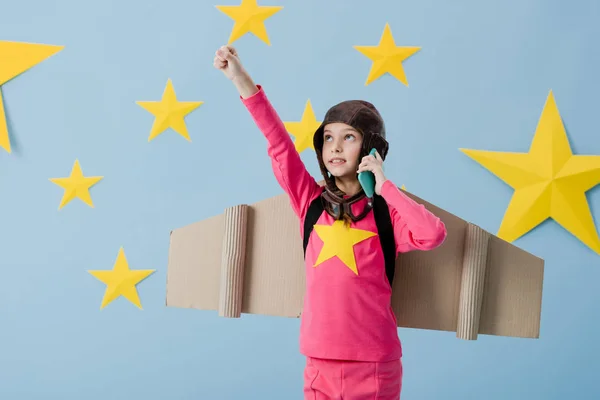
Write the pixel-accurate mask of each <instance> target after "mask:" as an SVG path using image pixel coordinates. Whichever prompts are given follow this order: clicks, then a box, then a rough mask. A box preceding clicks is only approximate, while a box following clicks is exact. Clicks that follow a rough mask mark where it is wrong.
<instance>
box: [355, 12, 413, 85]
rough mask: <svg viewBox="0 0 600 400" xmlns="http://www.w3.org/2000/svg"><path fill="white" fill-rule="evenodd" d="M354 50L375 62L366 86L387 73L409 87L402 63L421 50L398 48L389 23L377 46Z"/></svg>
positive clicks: (359, 47)
mask: <svg viewBox="0 0 600 400" xmlns="http://www.w3.org/2000/svg"><path fill="white" fill-rule="evenodd" d="M354 48H355V49H356V50H358V51H359V52H361V53H362V54H363V55H365V56H367V57H368V58H369V59H370V60H371V61H373V64H372V65H371V70H370V71H369V76H368V77H367V81H366V82H365V86H367V85H368V84H370V83H371V82H373V81H374V80H376V79H378V78H379V77H380V76H382V75H383V74H385V73H386V72H387V73H389V74H390V75H392V76H393V77H395V78H396V79H398V80H399V81H400V82H402V83H403V84H404V85H406V86H408V82H407V80H406V75H405V74H404V68H403V67H402V61H404V60H406V59H407V58H408V57H410V56H412V55H413V54H415V53H416V52H417V51H419V50H420V49H421V48H420V47H414V46H410V47H409V46H405V47H402V46H396V43H395V41H394V37H393V36H392V30H391V28H390V25H389V23H386V24H385V27H384V29H383V34H382V35H381V39H380V40H379V44H378V45H377V46H354Z"/></svg>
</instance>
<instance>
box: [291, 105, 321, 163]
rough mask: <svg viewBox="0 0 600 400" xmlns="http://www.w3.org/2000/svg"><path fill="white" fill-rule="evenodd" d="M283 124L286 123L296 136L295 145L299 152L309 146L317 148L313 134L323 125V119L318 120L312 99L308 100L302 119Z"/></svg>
mask: <svg viewBox="0 0 600 400" xmlns="http://www.w3.org/2000/svg"><path fill="white" fill-rule="evenodd" d="M283 124H284V125H285V129H286V130H287V131H288V132H289V133H290V134H291V135H292V136H294V138H295V140H294V145H295V147H296V151H298V153H301V152H303V151H304V150H306V149H308V148H311V149H313V150H314V149H315V146H314V144H313V136H314V134H315V131H316V130H317V128H318V127H319V126H320V125H321V121H317V118H316V117H315V112H314V111H313V108H312V105H311V104H310V99H309V100H308V101H307V102H306V106H305V107H304V112H303V113H302V120H301V121H299V122H284V123H283Z"/></svg>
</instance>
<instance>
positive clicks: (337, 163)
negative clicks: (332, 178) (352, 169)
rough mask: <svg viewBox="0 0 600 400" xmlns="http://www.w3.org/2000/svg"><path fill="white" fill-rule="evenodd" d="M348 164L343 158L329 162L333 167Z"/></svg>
mask: <svg viewBox="0 0 600 400" xmlns="http://www.w3.org/2000/svg"><path fill="white" fill-rule="evenodd" d="M345 162H346V160H344V159H343V158H337V157H336V158H332V159H331V160H329V164H332V165H342V164H344V163H345Z"/></svg>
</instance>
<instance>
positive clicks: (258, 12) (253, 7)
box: [215, 0, 283, 46]
mask: <svg viewBox="0 0 600 400" xmlns="http://www.w3.org/2000/svg"><path fill="white" fill-rule="evenodd" d="M215 7H216V8H217V9H218V10H219V11H221V12H222V13H223V14H225V15H227V16H228V17H229V18H231V19H233V20H234V21H235V23H234V24H233V29H232V30H231V34H230V35H229V41H228V44H231V43H233V42H235V41H236V40H238V39H239V38H240V37H242V36H243V35H245V34H246V33H248V32H250V33H253V34H254V35H255V36H256V37H257V38H259V39H260V40H262V41H263V42H265V43H266V44H267V45H269V46H270V45H271V41H270V40H269V35H268V34H267V28H266V27H265V20H266V19H267V18H269V17H271V16H273V15H274V14H275V13H277V12H279V11H281V9H282V8H283V6H259V5H258V4H257V2H256V0H242V3H241V4H240V5H239V6H215Z"/></svg>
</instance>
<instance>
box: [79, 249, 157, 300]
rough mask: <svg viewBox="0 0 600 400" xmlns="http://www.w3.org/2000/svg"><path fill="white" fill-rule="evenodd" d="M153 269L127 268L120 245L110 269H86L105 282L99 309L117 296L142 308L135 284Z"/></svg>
mask: <svg viewBox="0 0 600 400" xmlns="http://www.w3.org/2000/svg"><path fill="white" fill-rule="evenodd" d="M154 271H155V270H154V269H137V270H131V269H129V264H128V263H127V258H126V257H125V252H124V250H123V248H122V247H121V248H120V249H119V254H118V255H117V260H116V262H115V264H114V266H113V269H112V270H110V271H103V270H90V271H88V272H89V273H90V274H92V275H93V276H94V277H95V278H96V279H98V280H99V281H101V282H103V283H104V284H106V290H105V291H104V297H103V298H102V304H100V309H103V308H104V307H106V306H107V305H108V304H109V303H111V302H112V301H113V300H115V299H117V298H118V297H119V296H123V297H125V298H126V299H127V300H129V301H130V302H132V303H133V304H135V305H136V306H137V307H138V308H139V309H142V304H141V302H140V297H139V295H138V292H137V289H136V285H137V284H138V283H140V282H141V281H142V280H144V279H146V278H147V277H148V276H149V275H150V274H152V273H153V272H154Z"/></svg>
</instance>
